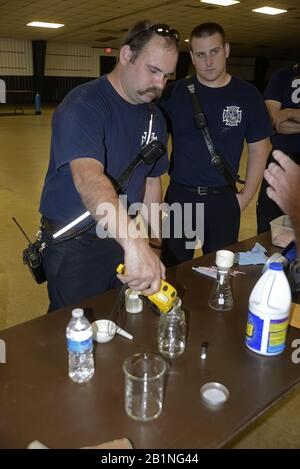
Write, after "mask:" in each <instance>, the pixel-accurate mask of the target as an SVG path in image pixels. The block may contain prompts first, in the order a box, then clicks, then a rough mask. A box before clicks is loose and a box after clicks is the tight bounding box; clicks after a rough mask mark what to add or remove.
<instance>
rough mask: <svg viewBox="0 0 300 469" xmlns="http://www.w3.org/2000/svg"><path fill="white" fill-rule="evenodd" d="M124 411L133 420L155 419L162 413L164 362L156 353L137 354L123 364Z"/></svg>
mask: <svg viewBox="0 0 300 469" xmlns="http://www.w3.org/2000/svg"><path fill="white" fill-rule="evenodd" d="M123 371H124V375H125V410H126V413H127V415H128V416H129V417H131V418H133V419H134V420H141V421H148V420H153V419H156V418H157V417H158V416H159V415H160V414H161V412H162V406H163V392H164V379H165V373H166V362H165V360H164V359H163V358H162V357H161V356H160V355H158V354H156V353H137V354H135V355H132V356H130V357H128V358H127V359H126V360H125V361H124V364H123Z"/></svg>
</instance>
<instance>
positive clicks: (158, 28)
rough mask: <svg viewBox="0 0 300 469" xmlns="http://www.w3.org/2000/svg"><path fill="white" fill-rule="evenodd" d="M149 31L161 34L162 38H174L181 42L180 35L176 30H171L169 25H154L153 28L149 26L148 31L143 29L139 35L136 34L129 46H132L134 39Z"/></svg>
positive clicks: (130, 40)
mask: <svg viewBox="0 0 300 469" xmlns="http://www.w3.org/2000/svg"><path fill="white" fill-rule="evenodd" d="M147 31H154V32H155V33H156V34H159V35H160V36H164V37H173V38H174V39H175V40H176V42H178V41H179V40H180V34H179V32H178V31H177V30H176V29H174V28H170V26H168V25H167V24H153V25H152V26H149V27H148V28H146V29H142V31H139V32H138V33H136V34H134V35H133V36H132V37H131V38H130V39H129V41H128V42H127V44H130V43H131V42H132V41H133V39H135V38H136V37H137V36H139V35H140V34H143V33H146V32H147Z"/></svg>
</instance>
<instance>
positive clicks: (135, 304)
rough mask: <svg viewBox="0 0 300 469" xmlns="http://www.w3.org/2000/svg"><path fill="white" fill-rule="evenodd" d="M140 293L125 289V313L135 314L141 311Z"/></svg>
mask: <svg viewBox="0 0 300 469" xmlns="http://www.w3.org/2000/svg"><path fill="white" fill-rule="evenodd" d="M140 294H141V292H140V291H136V290H132V289H131V288H127V290H126V291H125V309H126V311H127V313H131V314H136V313H141V312H142V311H143V306H144V305H143V300H142V298H141V297H140Z"/></svg>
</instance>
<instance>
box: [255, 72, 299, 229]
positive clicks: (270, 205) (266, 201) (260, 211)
mask: <svg viewBox="0 0 300 469" xmlns="http://www.w3.org/2000/svg"><path fill="white" fill-rule="evenodd" d="M264 96H265V102H266V105H267V108H268V110H269V113H270V116H271V119H272V122H273V125H274V129H275V132H276V133H275V135H273V136H272V137H271V143H272V147H273V148H272V151H273V150H275V149H277V150H281V151H283V152H284V153H286V154H288V155H289V157H290V158H291V159H292V160H293V161H294V162H295V163H296V164H300V65H299V64H295V65H294V66H293V67H292V68H290V69H282V70H279V71H278V72H275V74H274V75H273V76H272V78H271V80H270V81H269V83H268V85H267V88H266V90H265V93H264ZM272 161H274V159H273V158H272V152H271V153H270V156H269V159H268V163H271V162H272ZM267 187H268V184H267V182H266V181H263V183H262V185H261V188H260V192H259V196H258V202H257V208H256V213H257V231H258V233H263V232H264V231H267V230H269V229H270V226H269V223H270V221H272V220H274V219H275V218H277V217H279V216H280V215H282V214H283V212H282V210H281V208H280V207H279V206H278V205H277V204H276V203H275V202H274V201H273V200H271V199H270V198H269V197H268V196H267V193H266V189H267Z"/></svg>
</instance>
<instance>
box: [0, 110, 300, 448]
mask: <svg viewBox="0 0 300 469" xmlns="http://www.w3.org/2000/svg"><path fill="white" fill-rule="evenodd" d="M52 112H53V109H52V108H45V109H43V111H42V114H41V115H35V114H34V109H33V108H31V107H28V108H24V114H22V113H21V112H20V111H19V112H18V114H15V112H14V108H12V107H9V106H5V105H1V108H0V141H1V156H0V158H1V170H0V213H1V223H0V245H1V255H0V331H1V330H3V329H6V328H7V327H10V326H13V325H16V324H20V323H22V322H24V321H28V320H30V319H33V318H35V317H37V316H40V315H43V314H45V312H46V310H47V305H48V300H47V292H46V285H45V284H42V285H37V284H36V283H35V282H34V281H33V279H32V278H31V276H30V274H29V271H28V270H27V267H25V266H24V265H23V262H22V251H23V249H24V248H25V247H26V245H27V242H26V240H25V238H24V237H23V235H22V234H21V233H20V231H19V230H18V228H17V227H16V225H15V224H14V222H13V221H12V217H15V218H16V219H17V220H18V222H19V223H20V224H21V225H22V227H23V228H24V230H25V231H26V232H27V233H28V235H29V237H30V238H31V239H34V236H35V233H36V231H37V228H38V223H39V213H38V204H39V198H40V193H41V188H42V185H43V181H44V177H45V172H46V169H47V165H48V158H49V148H50V127H51V116H52ZM245 165H246V154H244V155H243V158H242V164H241V174H242V175H243V174H245ZM166 184H167V177H165V178H164V186H166ZM255 234H256V220H255V200H254V201H253V202H252V203H251V204H250V206H249V207H248V208H247V210H246V211H245V212H244V213H243V215H242V222H241V230H240V239H246V238H249V237H251V236H254V235H255ZM0 334H1V332H0ZM0 379H1V375H0ZM237 379H238V377H237ZM299 421H300V393H299V391H298V392H297V391H294V392H292V393H291V394H290V396H289V397H288V398H286V399H285V400H283V401H282V402H281V403H280V404H278V405H276V406H275V407H274V408H273V409H272V410H271V411H269V412H268V413H267V414H266V415H265V416H264V417H262V418H260V419H259V420H258V421H257V422H256V423H255V424H253V425H252V426H251V427H250V428H249V429H247V430H246V431H245V432H243V433H242V434H241V435H240V436H239V437H238V438H237V439H236V440H235V441H234V442H232V443H231V444H230V445H229V446H228V447H230V448H300V425H299ZM216 424H217V423H216Z"/></svg>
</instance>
